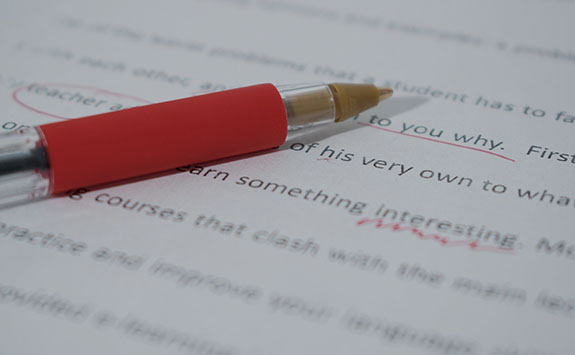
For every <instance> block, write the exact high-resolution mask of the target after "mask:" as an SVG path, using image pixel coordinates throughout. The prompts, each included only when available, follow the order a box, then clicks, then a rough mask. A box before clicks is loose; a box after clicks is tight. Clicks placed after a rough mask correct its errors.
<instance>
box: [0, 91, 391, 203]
mask: <svg viewBox="0 0 575 355" xmlns="http://www.w3.org/2000/svg"><path fill="white" fill-rule="evenodd" d="M391 94H392V90H391V89H387V88H377V87H375V86H374V85H371V84H314V85H293V86H284V87H276V86H274V85H272V84H260V85H254V86H249V87H244V88H239V89H232V90H226V91H221V92H216V93H211V94H204V95H199V96H193V97H189V98H184V99H179V100H173V101H168V102H162V103H157V104H151V105H146V106H140V107H135V108H131V109H126V110H121V111H114V112H109V113H103V114H98V115H94V116H88V117H83V118H79V119H73V120H66V121H61V122H55V123H49V124H45V125H41V126H36V127H32V128H23V129H19V130H17V131H12V132H8V133H4V134H1V135H0V206H8V205H12V204H16V203H21V202H26V201H31V200H36V199H40V198H45V197H47V196H50V195H52V194H59V193H64V192H66V191H69V190H71V189H75V188H79V187H87V186H94V185H99V184H103V183H108V182H112V181H118V180H122V179H127V178H131V177H136V176H141V175H146V174H150V173H154V172H159V171H164V170H168V169H172V168H176V167H179V166H182V165H187V164H190V163H197V162H206V161H210V160H216V159H220V158H224V157H230V156H235V155H241V154H245V153H250V152H255V151H259V150H265V149H270V148H274V147H277V146H280V145H281V144H283V142H284V141H285V139H286V135H287V132H288V130H297V129H305V128H308V127H313V126H317V125H320V124H326V123H330V122H340V121H343V120H345V119H347V118H350V117H353V116H355V115H357V114H358V113H360V112H362V111H364V110H366V109H368V108H370V107H373V106H375V105H377V103H378V102H379V101H381V100H383V99H385V98H387V97H389V96H391ZM160 127H161V128H160Z"/></svg>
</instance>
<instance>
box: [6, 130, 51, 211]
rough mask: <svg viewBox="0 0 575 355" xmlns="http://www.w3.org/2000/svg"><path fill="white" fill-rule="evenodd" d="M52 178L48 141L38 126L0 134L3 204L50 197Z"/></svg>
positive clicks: (8, 204) (7, 204)
mask: <svg viewBox="0 0 575 355" xmlns="http://www.w3.org/2000/svg"><path fill="white" fill-rule="evenodd" d="M50 179H51V177H50V167H49V162H48V155H47V152H46V146H45V142H44V139H43V137H42V135H41V133H40V132H39V131H38V130H37V129H35V128H21V129H18V130H15V131H11V132H7V133H4V134H1V135H0V207H7V206H11V205H15V204H19V203H23V202H27V201H32V200H37V199H41V198H45V197H47V196H48V195H50V185H51V183H50Z"/></svg>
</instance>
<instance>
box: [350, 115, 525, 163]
mask: <svg viewBox="0 0 575 355" xmlns="http://www.w3.org/2000/svg"><path fill="white" fill-rule="evenodd" d="M357 124H358V125H362V126H368V127H371V128H377V129H380V130H382V131H386V132H389V133H395V134H401V135H403V136H408V137H413V138H419V139H425V140H426V141H431V142H435V143H442V144H447V145H451V146H454V147H459V148H465V149H471V150H475V151H477V152H481V153H486V154H491V155H494V156H496V157H499V158H502V159H505V160H509V161H510V162H513V163H515V159H511V158H509V157H506V156H505V155H501V154H497V153H493V152H490V151H488V150H483V149H479V148H474V147H468V146H466V145H461V144H457V143H451V142H445V141H441V140H439V139H433V138H427V137H421V136H416V135H414V134H409V133H403V132H399V131H394V130H393V129H389V128H383V127H379V126H375V125H372V124H370V123H364V122H357Z"/></svg>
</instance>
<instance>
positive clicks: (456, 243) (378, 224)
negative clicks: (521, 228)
mask: <svg viewBox="0 0 575 355" xmlns="http://www.w3.org/2000/svg"><path fill="white" fill-rule="evenodd" d="M368 223H374V224H375V228H376V229H380V228H389V229H391V230H392V231H394V232H411V233H412V234H414V235H415V236H417V238H418V239H422V240H433V241H435V242H437V243H439V244H441V245H442V246H445V247H469V249H471V250H478V251H479V250H482V251H490V252H495V253H505V254H513V253H514V252H515V250H513V249H511V248H502V247H495V246H490V245H481V244H479V243H478V242H477V241H471V240H450V239H449V238H447V237H444V236H441V235H438V234H425V233H424V232H423V231H422V230H420V229H418V228H416V227H409V226H402V225H401V224H399V223H387V224H384V223H383V219H382V218H371V219H370V218H364V219H362V220H359V221H358V222H357V225H358V226H361V225H365V224H368Z"/></svg>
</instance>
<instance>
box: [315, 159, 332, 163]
mask: <svg viewBox="0 0 575 355" xmlns="http://www.w3.org/2000/svg"><path fill="white" fill-rule="evenodd" d="M317 160H323V161H327V162H328V163H329V162H333V161H334V160H335V159H332V158H317Z"/></svg>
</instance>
